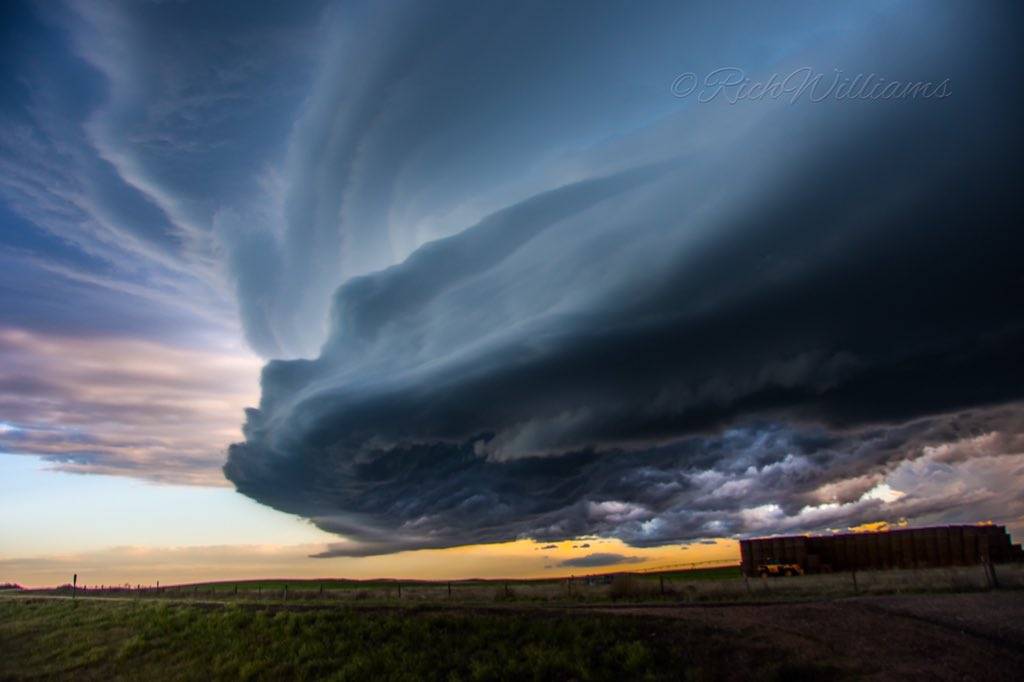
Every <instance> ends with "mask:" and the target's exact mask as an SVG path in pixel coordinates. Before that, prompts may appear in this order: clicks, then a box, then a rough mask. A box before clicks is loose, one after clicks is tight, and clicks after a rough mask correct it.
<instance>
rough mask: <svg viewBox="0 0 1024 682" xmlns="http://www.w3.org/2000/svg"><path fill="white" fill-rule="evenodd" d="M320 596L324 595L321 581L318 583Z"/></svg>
mask: <svg viewBox="0 0 1024 682" xmlns="http://www.w3.org/2000/svg"><path fill="white" fill-rule="evenodd" d="M320 596H321V597H323V596H324V584H323V583H320Z"/></svg>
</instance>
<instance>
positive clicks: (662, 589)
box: [658, 575, 665, 595]
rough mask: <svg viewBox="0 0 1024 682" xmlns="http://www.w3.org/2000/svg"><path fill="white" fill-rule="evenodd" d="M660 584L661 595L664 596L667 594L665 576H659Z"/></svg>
mask: <svg viewBox="0 0 1024 682" xmlns="http://www.w3.org/2000/svg"><path fill="white" fill-rule="evenodd" d="M658 584H659V586H660V589H661V593H662V594H663V595H664V594H665V576H663V575H659V576H658Z"/></svg>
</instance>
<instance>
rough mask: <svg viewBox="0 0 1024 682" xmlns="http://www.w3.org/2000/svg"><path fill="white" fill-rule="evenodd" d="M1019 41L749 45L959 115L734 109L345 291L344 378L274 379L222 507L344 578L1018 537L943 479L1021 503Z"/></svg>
mask: <svg viewBox="0 0 1024 682" xmlns="http://www.w3.org/2000/svg"><path fill="white" fill-rule="evenodd" d="M1003 12H1006V13H1008V14H1013V12H1012V11H1011V10H1009V9H1008V8H1006V7H1001V6H1000V7H998V8H997V7H995V6H993V9H992V14H991V15H988V16H983V17H980V18H971V19H969V18H967V17H965V16H964V17H961V16H959V15H958V14H957V13H956V12H953V13H951V14H949V15H943V16H941V17H940V18H937V19H935V20H934V22H933V23H925V24H924V25H921V24H920V23H919V21H918V18H917V17H915V16H911V15H910V14H905V13H896V14H895V15H893V16H887V17H885V18H884V20H880V23H879V24H878V25H876V24H874V23H872V24H871V29H870V31H869V30H867V29H866V28H864V29H863V30H861V31H859V32H858V31H856V30H854V31H851V33H849V34H845V38H846V39H847V40H849V43H850V44H846V43H845V42H843V41H839V43H840V46H839V47H834V48H833V47H831V46H830V47H823V44H822V42H821V36H820V35H818V34H817V33H815V32H814V31H813V30H809V32H808V34H807V35H804V34H801V33H799V32H797V31H794V30H793V29H792V28H788V29H786V30H784V31H783V30H781V29H775V30H774V32H768V33H765V34H757V35H758V36H759V37H760V38H761V39H762V40H764V41H767V42H768V43H771V44H774V45H776V46H777V47H779V48H780V50H781V52H783V53H786V56H785V57H779V60H780V61H779V62H778V63H774V64H773V66H777V67H779V68H784V67H787V66H792V64H793V63H794V62H793V61H792V60H793V59H795V57H793V54H797V55H799V58H801V59H810V60H814V62H813V63H814V65H815V66H819V67H821V68H822V69H824V65H827V64H833V63H836V62H837V61H838V62H841V63H842V64H843V65H844V68H845V69H846V70H850V69H851V68H852V69H855V70H857V71H863V72H865V73H867V72H878V71H883V72H885V71H888V72H891V71H892V70H893V69H896V68H897V67H899V68H900V69H901V70H902V72H903V73H904V74H905V75H904V76H903V77H904V78H914V77H926V78H929V79H937V78H938V77H939V76H942V77H948V78H950V80H951V82H952V83H954V89H955V96H952V97H947V98H943V99H938V100H933V99H920V100H906V99H893V100H868V101H850V100H843V101H838V100H832V101H824V102H817V103H813V102H802V103H797V104H790V103H788V102H779V101H772V102H747V103H744V102H741V103H739V104H737V105H736V106H730V105H728V104H727V103H724V102H721V101H718V102H713V103H709V104H704V105H693V106H691V107H685V108H683V109H682V110H680V111H679V112H676V113H671V114H667V115H666V116H664V117H662V118H661V119H660V120H658V121H657V122H656V123H654V124H650V125H647V126H645V127H641V128H638V129H635V130H634V131H632V132H630V133H628V134H626V133H623V134H622V135H620V136H619V137H618V138H616V139H615V140H613V141H611V142H607V143H606V144H605V143H602V144H597V143H595V144H594V145H592V146H591V148H590V149H589V150H588V151H587V152H586V153H585V154H583V156H582V157H581V158H584V159H585V161H586V163H585V167H586V168H588V169H591V170H593V169H595V168H596V169H600V170H602V171H604V172H603V173H601V174H594V173H592V174H590V175H589V176H588V177H585V179H580V180H573V181H570V182H561V183H556V185H555V187H554V188H553V189H552V188H546V187H544V188H543V190H544V191H533V192H531V193H529V194H528V196H527V197H526V198H522V199H520V200H518V201H516V202H512V203H510V204H509V205H508V206H507V207H505V208H503V209H502V210H498V211H496V212H493V213H491V214H490V215H487V216H486V217H484V218H482V219H481V220H479V221H478V222H477V223H476V224H475V225H474V226H473V227H470V228H468V229H466V230H464V231H461V232H459V233H458V234H456V235H454V236H451V237H447V238H444V239H439V240H436V241H433V242H431V243H428V244H426V245H424V246H422V247H420V248H419V249H418V250H416V251H415V252H413V253H412V255H411V256H409V258H407V259H406V260H405V261H404V262H402V263H400V264H398V265H394V266H392V267H390V268H387V269H384V270H381V271H379V272H375V273H372V274H367V275H363V276H361V277H358V278H355V279H350V280H349V281H347V282H346V283H345V284H344V285H343V286H341V287H340V288H339V289H338V291H337V293H336V294H335V296H334V300H333V307H332V316H331V329H330V335H329V338H328V340H327V342H326V343H325V344H324V346H323V350H322V352H321V354H320V356H319V357H318V358H316V359H314V360H298V361H273V362H271V363H270V364H268V365H267V367H266V368H265V370H264V372H263V378H262V387H263V396H262V400H261V404H260V408H259V409H258V410H251V411H250V412H249V415H248V420H247V423H246V427H245V435H246V442H245V443H241V444H238V445H235V446H233V447H232V448H231V450H230V454H229V459H228V462H227V464H226V466H225V473H226V475H227V476H228V478H229V479H230V480H232V481H233V482H234V483H235V485H236V486H237V487H238V489H239V490H240V491H241V492H243V493H245V494H247V495H250V496H252V497H253V498H255V499H257V500H259V501H261V502H264V503H266V504H269V505H271V506H273V507H276V508H278V509H281V510H284V511H288V512H292V513H296V514H300V515H303V516H305V517H308V518H310V519H311V520H313V522H314V523H316V524H317V525H318V526H319V527H321V528H323V529H326V530H329V531H333V532H336V533H338V534H341V535H343V536H345V537H346V538H347V539H348V541H347V542H345V543H340V544H338V545H337V546H335V547H332V548H331V549H330V550H328V551H327V552H326V553H325V555H338V554H347V555H364V554H377V553H383V552H390V551H398V550H403V549H415V548H421V547H444V546H451V545H457V544H466V543H474V542H488V541H498V540H506V539H510V538H515V537H532V538H535V539H539V540H558V539H564V538H568V537H575V536H580V535H598V536H614V537H618V538H621V539H622V540H624V541H626V542H627V543H631V544H634V545H638V546H641V545H654V544H661V543H667V542H673V541H681V540H688V539H697V538H707V537H709V536H716V535H725V534H740V533H746V532H774V531H781V530H787V529H805V528H823V527H828V526H830V525H842V524H846V523H856V522H859V521H864V520H872V519H876V518H878V517H879V516H882V515H892V514H900V515H906V516H913V517H915V518H921V519H927V518H951V517H955V516H956V515H957V514H962V513H963V511H962V510H963V509H964V507H963V506H962V505H963V504H967V503H966V502H964V500H969V502H970V504H971V505H973V506H972V507H971V509H972V512H971V513H972V514H977V513H981V512H982V511H986V510H993V511H995V510H997V509H998V508H999V507H1000V506H1001V505H1009V509H1011V510H1013V511H1008V509H1007V508H1004V509H1003V510H1002V512H1000V513H1001V514H1002V515H1006V514H1010V513H1014V514H1019V513H1020V511H1021V510H1022V506H1024V503H1022V501H1021V500H1020V499H1019V496H1013V495H1009V496H1008V493H1006V492H1005V486H1004V489H1003V490H998V489H990V490H986V491H979V492H978V493H977V494H976V495H974V496H969V495H968V496H961V497H960V498H959V499H952V498H951V494H950V488H949V486H948V485H947V483H944V482H943V480H944V479H942V476H941V475H940V472H941V471H947V472H948V469H949V467H960V469H958V471H960V472H961V473H962V475H963V476H965V477H971V476H973V477H976V478H977V479H978V480H983V479H985V480H987V479H988V478H992V477H998V475H999V474H998V472H1002V475H1006V476H1010V477H1013V478H1014V480H1019V479H1017V478H1015V477H1017V476H1020V475H1021V474H1020V461H1019V455H1020V452H1021V449H1020V443H1019V441H1018V440H1017V439H1016V437H1015V434H1017V433H1019V430H1020V426H1021V409H1020V407H1019V406H1017V405H1015V404H1011V403H1012V401H1015V400H1019V399H1020V398H1021V397H1022V391H1021V388H1020V387H1021V386H1022V385H1024V384H1022V383H1021V379H1022V378H1024V373H1022V362H1021V356H1020V348H1021V347H1022V342H1024V323H1022V322H1021V319H1020V315H1019V312H1018V308H1019V300H1018V299H1019V291H1020V290H1021V286H1022V284H1024V280H1022V276H1021V272H1022V271H1021V268H1020V254H1021V246H1022V241H1021V237H1020V232H1019V225H1020V224H1021V218H1022V212H1021V206H1020V200H1019V198H1018V185H1019V180H1020V177H1021V168H1020V163H1021V162H1020V159H1021V155H1020V152H1021V151H1022V145H1021V133H1020V131H1019V126H1018V125H1017V120H1018V115H1019V113H1020V112H1019V111H1017V110H1016V109H1015V108H1013V107H1012V106H1010V105H1009V104H1007V102H1008V100H1007V99H1006V97H1005V96H1004V95H1003V94H1000V93H1003V92H1004V90H1002V89H1001V88H1003V87H1004V85H1005V82H1006V78H1007V77H1008V75H1009V72H1008V71H1007V69H1009V68H1010V67H1009V65H1010V64H1015V63H1018V62H1019V57H1020V56H1021V55H1020V54H1019V49H1018V48H1017V47H1015V44H1014V41H1013V40H1012V38H1011V36H1010V34H1009V33H1008V31H1007V29H1006V26H1007V25H1009V24H1007V23H1006V22H1005V19H1006V18H1007V17H1003V16H997V15H1000V14H1001V13H1003ZM954 25H955V26H956V29H957V32H956V33H954V32H953V31H952V30H951V27H952V26H954ZM910 27H913V29H914V30H913V32H912V33H913V36H914V37H913V38H912V39H911V38H907V37H906V36H907V35H908V34H907V33H906V31H907V30H909V28H910ZM826 33H828V31H826ZM729 35H731V36H733V37H740V38H741V37H743V36H745V35H755V34H752V33H749V29H748V28H747V27H745V26H744V27H741V28H740V29H737V30H736V31H735V32H734V33H731V34H729ZM808 36H810V37H808ZM854 38H856V39H857V40H854ZM858 41H860V42H858ZM794 43H797V46H796V47H794ZM825 43H826V44H828V45H831V44H830V43H828V41H825ZM783 46H784V47H785V48H786V49H785V50H782V49H781V48H782V47H783ZM538 77H540V76H538ZM563 85H564V84H563ZM418 92H419V90H418V89H417V90H414V91H413V94H415V93H418ZM410 96H411V97H412V95H410ZM413 99H414V100H415V98H414V97H413ZM463 105H465V106H469V105H468V104H466V103H461V102H459V101H458V100H456V101H455V102H454V103H453V107H454V109H455V111H454V114H453V115H458V114H462V113H464V112H463V111H462V110H461V108H460V107H461V106H463ZM541 187H543V185H541ZM1001 404H1003V405H1004V406H1003V407H993V406H997V405H1001ZM942 448H951V449H952V450H953V451H964V452H973V453H974V457H975V459H976V460H977V462H981V464H977V466H976V467H975V468H974V469H971V466H974V465H971V462H973V461H975V460H972V459H964V460H957V461H953V462H951V461H941V462H940V461H939V459H937V458H938V457H939V455H937V454H936V453H939V452H940V451H941V450H942ZM943 467H945V469H944V468H943ZM915 476H916V477H915ZM887 477H896V478H899V479H900V480H901V481H903V485H904V488H905V489H900V490H899V491H898V492H899V493H902V496H898V494H890V492H889V489H888V488H886V487H884V486H883V487H880V486H882V484H883V483H885V482H886V481H888V480H890V478H887ZM893 480H894V479H893ZM922 482H926V483H927V482H931V483H932V484H934V485H932V487H928V486H927V485H924V483H922ZM919 484H920V485H923V486H924V487H920V486H919ZM885 485H888V483H885Z"/></svg>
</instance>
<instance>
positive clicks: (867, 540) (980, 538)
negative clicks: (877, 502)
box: [740, 525, 1024, 576]
mask: <svg viewBox="0 0 1024 682" xmlns="http://www.w3.org/2000/svg"><path fill="white" fill-rule="evenodd" d="M740 555H741V557H742V568H743V572H744V573H745V574H746V575H750V576H753V575H757V573H758V566H760V565H762V564H764V563H767V562H771V561H776V562H782V563H787V564H790V563H796V564H799V565H800V566H801V567H802V568H803V569H804V571H805V572H807V573H824V572H829V571H850V570H870V569H886V568H924V567H930V566H963V565H970V564H978V563H983V562H992V563H1003V562H1010V561H1024V550H1022V549H1021V546H1020V545H1015V544H1013V543H1012V542H1011V541H1010V536H1009V534H1008V533H1007V532H1006V527H1005V526H994V525H973V526H937V527H932V528H899V529H894V530H886V531H871V532H860V533H842V534H836V535H793V536H788V537H770V538H753V539H750V540H741V541H740Z"/></svg>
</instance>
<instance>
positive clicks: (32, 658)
mask: <svg viewBox="0 0 1024 682" xmlns="http://www.w3.org/2000/svg"><path fill="white" fill-rule="evenodd" d="M0 652H3V653H2V655H0V680H27V679H40V678H60V679H76V680H110V679H133V680H146V679H161V680H166V679H182V680H186V679H204V680H207V679H337V680H345V679H357V680H365V679H410V680H412V679H417V680H418V679H434V680H492V679H495V680H496V679H507V680H548V679H550V680H564V679H578V680H620V679H652V680H653V679H715V678H718V677H720V676H721V675H722V674H723V673H724V672H725V671H728V670H732V669H731V667H730V666H731V665H732V662H733V661H735V660H736V656H737V655H739V656H741V657H743V656H745V657H746V659H747V660H748V661H749V662H750V663H751V664H752V665H751V670H754V671H755V674H754V675H753V678H754V679H774V678H777V677H778V676H779V675H780V674H782V673H784V672H786V671H787V670H792V667H791V665H790V663H787V661H786V660H785V657H783V656H781V655H780V654H779V652H771V651H767V650H763V649H758V648H757V645H756V644H755V643H749V644H743V643H737V642H736V641H735V639H734V638H729V637H727V636H726V635H725V634H724V633H722V632H719V631H716V630H714V629H710V628H705V627H699V628H697V627H694V626H692V625H691V626H689V627H688V628H687V627H684V626H683V625H681V624H680V623H679V622H674V621H669V620H661V619H650V618H634V617H621V616H613V615H598V614H588V615H582V614H569V613H550V612H548V613H542V612H536V613H528V612H527V613H524V612H514V613H494V612H483V611H474V610H432V609H415V608H405V609H379V608H378V609H363V610H358V609H351V608H344V607H339V608H329V609H315V610H307V611H293V610H287V609H281V608H271V609H266V608H254V607H252V606H250V607H242V606H239V605H234V606H227V607H206V608H203V607H200V606H189V605H183V604H173V603H160V602H141V603H130V602H129V603H124V602H99V601H88V600H79V601H78V602H77V603H76V602H72V601H70V600H68V601H43V600H38V601H32V600H23V599H0ZM804 672H808V671H806V670H804ZM732 673H735V670H732ZM810 673H811V676H812V677H815V675H814V673H815V670H811V671H810ZM747 679H750V677H749V676H747Z"/></svg>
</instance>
